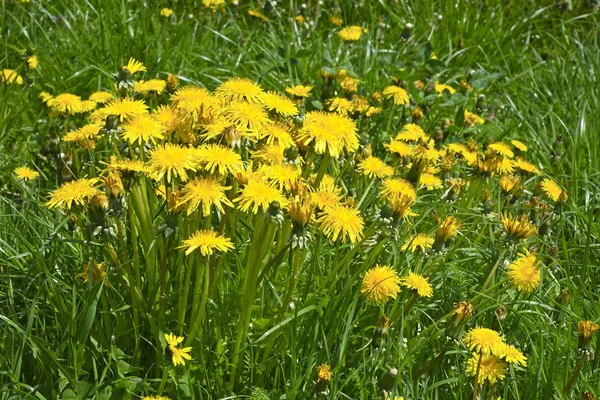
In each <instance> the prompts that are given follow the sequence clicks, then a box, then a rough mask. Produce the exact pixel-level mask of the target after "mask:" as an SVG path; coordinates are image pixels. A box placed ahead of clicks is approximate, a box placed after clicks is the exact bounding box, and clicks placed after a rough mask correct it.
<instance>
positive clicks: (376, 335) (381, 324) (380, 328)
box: [373, 315, 390, 340]
mask: <svg viewBox="0 0 600 400" xmlns="http://www.w3.org/2000/svg"><path fill="white" fill-rule="evenodd" d="M389 329H390V319H389V318H388V317H387V316H385V315H382V316H381V318H379V319H378V320H377V324H376V325H375V332H373V340H377V339H380V338H383V337H385V336H387V333H388V330H389Z"/></svg>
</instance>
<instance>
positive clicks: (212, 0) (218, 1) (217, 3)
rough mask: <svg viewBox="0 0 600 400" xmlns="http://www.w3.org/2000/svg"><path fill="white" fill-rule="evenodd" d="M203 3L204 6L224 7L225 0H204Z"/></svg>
mask: <svg viewBox="0 0 600 400" xmlns="http://www.w3.org/2000/svg"><path fill="white" fill-rule="evenodd" d="M202 4H203V5H204V7H208V8H212V9H217V8H220V7H222V6H223V4H225V0H202Z"/></svg>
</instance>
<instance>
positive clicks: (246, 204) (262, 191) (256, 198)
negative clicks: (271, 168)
mask: <svg viewBox="0 0 600 400" xmlns="http://www.w3.org/2000/svg"><path fill="white" fill-rule="evenodd" d="M233 201H234V202H236V203H240V205H239V208H240V210H241V211H242V212H246V211H248V210H250V209H251V210H252V213H253V214H256V213H258V211H259V209H262V211H263V212H266V211H267V209H268V208H269V206H270V205H271V203H273V202H277V203H279V206H280V207H282V208H283V207H285V206H286V205H287V200H286V198H285V197H284V196H283V194H281V192H280V191H279V190H278V189H277V188H275V187H273V186H271V185H270V184H269V183H268V182H266V181H264V180H263V179H251V180H250V181H248V183H247V184H246V185H245V186H244V187H243V189H242V190H241V191H240V195H239V196H238V197H237V198H236V199H234V200H233Z"/></svg>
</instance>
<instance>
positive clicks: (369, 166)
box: [358, 156, 394, 178]
mask: <svg viewBox="0 0 600 400" xmlns="http://www.w3.org/2000/svg"><path fill="white" fill-rule="evenodd" d="M358 169H359V171H360V172H361V173H362V174H363V175H366V176H368V177H369V178H374V177H377V178H385V177H388V176H392V175H394V168H392V167H390V166H389V165H387V164H386V163H385V162H383V160H382V159H380V158H378V157H373V156H369V157H367V158H365V159H364V160H362V161H361V162H360V163H359V164H358Z"/></svg>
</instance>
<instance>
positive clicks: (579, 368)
mask: <svg viewBox="0 0 600 400" xmlns="http://www.w3.org/2000/svg"><path fill="white" fill-rule="evenodd" d="M582 368H583V362H581V361H579V364H577V368H575V371H573V375H571V378H570V379H569V382H568V383H567V385H566V386H565V387H564V389H563V393H567V392H568V391H569V390H571V386H573V383H575V379H577V377H578V376H579V373H580V372H581V369H582Z"/></svg>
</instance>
